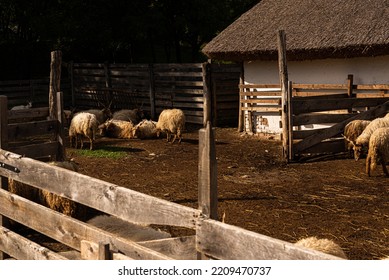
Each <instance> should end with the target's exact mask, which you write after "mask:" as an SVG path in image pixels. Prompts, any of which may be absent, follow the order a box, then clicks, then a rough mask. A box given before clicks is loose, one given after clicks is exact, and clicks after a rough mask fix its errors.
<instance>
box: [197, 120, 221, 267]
mask: <svg viewBox="0 0 389 280" xmlns="http://www.w3.org/2000/svg"><path fill="white" fill-rule="evenodd" d="M198 207H199V210H201V212H202V214H203V215H204V217H206V218H210V219H215V220H217V219H218V215H217V164H216V150H215V138H214V131H213V129H212V126H211V123H210V122H209V121H208V122H207V125H206V127H205V128H202V129H200V130H199V186H198ZM197 258H198V259H206V256H205V255H203V254H201V253H198V254H197Z"/></svg>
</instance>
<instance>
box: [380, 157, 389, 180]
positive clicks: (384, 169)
mask: <svg viewBox="0 0 389 280" xmlns="http://www.w3.org/2000/svg"><path fill="white" fill-rule="evenodd" d="M381 165H382V170H383V171H384V173H385V175H386V177H389V172H388V169H387V168H386V164H385V161H382V162H381Z"/></svg>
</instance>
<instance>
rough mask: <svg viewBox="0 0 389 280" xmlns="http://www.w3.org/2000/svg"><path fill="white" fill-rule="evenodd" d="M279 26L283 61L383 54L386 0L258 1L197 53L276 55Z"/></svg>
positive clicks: (388, 28)
mask: <svg viewBox="0 0 389 280" xmlns="http://www.w3.org/2000/svg"><path fill="white" fill-rule="evenodd" d="M281 29H282V30H285V33H286V46H287V50H288V52H287V58H288V59H289V60H302V59H319V58H330V57H331V58H341V57H358V56H378V55H389V0H347V1H342V0H262V1H261V2H260V3H259V4H257V5H256V6H254V7H253V8H252V9H251V10H249V11H248V12H246V13H244V14H243V15H242V16H241V17H240V18H238V19H237V20H236V21H235V22H234V23H232V24H231V25H230V26H228V27H227V28H226V29H225V30H224V31H222V32H221V33H220V34H219V35H218V36H216V37H215V38H214V39H213V40H212V41H211V42H209V43H208V44H207V45H206V46H205V47H204V48H203V52H204V53H205V54H206V55H207V56H208V57H209V58H212V59H219V60H232V61H244V60H273V59H277V32H278V30H281Z"/></svg>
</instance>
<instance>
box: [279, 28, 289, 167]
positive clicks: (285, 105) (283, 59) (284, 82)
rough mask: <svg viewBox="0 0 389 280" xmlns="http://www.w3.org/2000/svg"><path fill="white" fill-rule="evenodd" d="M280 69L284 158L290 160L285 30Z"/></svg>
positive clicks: (280, 41)
mask: <svg viewBox="0 0 389 280" xmlns="http://www.w3.org/2000/svg"><path fill="white" fill-rule="evenodd" d="M277 39H278V40H277V42H278V69H279V74H280V84H281V94H282V103H281V106H282V113H281V121H282V150H283V158H284V159H285V160H286V161H288V159H289V155H288V152H289V148H288V143H289V132H288V131H289V129H290V128H289V127H288V123H289V121H288V112H287V110H288V102H289V100H288V69H287V63H286V35H285V32H284V30H279V31H278V37H277Z"/></svg>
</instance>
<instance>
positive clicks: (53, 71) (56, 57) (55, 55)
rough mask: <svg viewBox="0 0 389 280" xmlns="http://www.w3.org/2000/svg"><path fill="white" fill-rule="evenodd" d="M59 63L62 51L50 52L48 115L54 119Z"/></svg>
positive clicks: (59, 85) (59, 70) (59, 88)
mask: <svg viewBox="0 0 389 280" xmlns="http://www.w3.org/2000/svg"><path fill="white" fill-rule="evenodd" d="M61 64H62V52H61V51H53V52H51V63H50V87H49V116H50V118H51V119H53V120H54V119H56V116H57V104H56V101H57V98H56V94H57V92H59V91H61Z"/></svg>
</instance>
